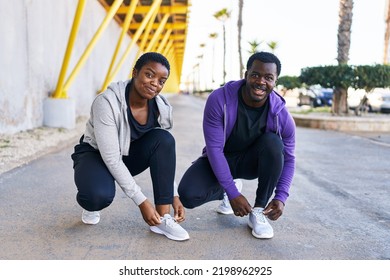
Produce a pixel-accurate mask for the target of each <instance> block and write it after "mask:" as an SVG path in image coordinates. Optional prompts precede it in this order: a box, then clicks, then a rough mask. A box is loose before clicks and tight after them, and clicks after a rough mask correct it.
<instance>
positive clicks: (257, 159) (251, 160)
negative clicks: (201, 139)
mask: <svg viewBox="0 0 390 280" xmlns="http://www.w3.org/2000/svg"><path fill="white" fill-rule="evenodd" d="M283 149H284V145H283V142H282V140H281V139H280V137H279V136H277V135H276V134H274V133H265V134H263V135H262V136H260V137H259V138H258V139H257V140H256V142H255V143H254V144H252V146H250V147H249V148H248V149H247V150H245V151H244V152H241V153H234V154H225V157H226V159H227V161H228V164H229V168H230V172H231V174H232V176H233V178H234V179H236V178H242V179H247V180H252V179H256V178H258V187H257V191H256V198H255V205H257V206H261V207H265V206H266V205H267V203H268V200H269V199H270V197H271V195H272V193H273V191H274V189H275V187H276V184H277V183H278V180H279V178H280V175H281V173H282V169H283V162H284V155H283ZM178 192H179V195H180V200H181V202H182V203H183V205H184V206H185V207H186V208H195V207H198V206H200V205H202V204H204V203H206V202H209V201H213V200H221V199H222V198H223V194H224V189H223V188H222V187H221V186H220V185H219V183H218V181H217V178H216V177H215V175H214V173H213V171H212V168H211V166H210V163H209V160H208V159H207V157H200V158H198V159H197V160H196V161H195V162H194V163H193V164H192V165H191V166H190V167H189V169H188V170H187V171H186V172H185V173H184V175H183V178H182V179H181V181H180V184H179V188H178Z"/></svg>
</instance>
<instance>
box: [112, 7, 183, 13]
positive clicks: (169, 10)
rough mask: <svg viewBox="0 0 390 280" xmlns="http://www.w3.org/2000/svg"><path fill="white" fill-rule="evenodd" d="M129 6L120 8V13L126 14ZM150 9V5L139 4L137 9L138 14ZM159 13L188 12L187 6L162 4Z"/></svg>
mask: <svg viewBox="0 0 390 280" xmlns="http://www.w3.org/2000/svg"><path fill="white" fill-rule="evenodd" d="M128 9H129V7H124V6H122V7H120V8H119V9H118V12H117V13H118V14H126V13H127V10H128ZM149 9H150V6H138V7H137V9H136V10H135V13H136V14H146V13H147V12H148V11H149ZM158 13H159V14H168V13H170V14H187V13H188V7H187V6H161V7H160V8H159V10H158Z"/></svg>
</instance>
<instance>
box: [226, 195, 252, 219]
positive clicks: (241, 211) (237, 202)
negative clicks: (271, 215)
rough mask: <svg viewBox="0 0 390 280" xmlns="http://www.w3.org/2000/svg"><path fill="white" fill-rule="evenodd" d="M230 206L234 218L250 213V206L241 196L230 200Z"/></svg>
mask: <svg viewBox="0 0 390 280" xmlns="http://www.w3.org/2000/svg"><path fill="white" fill-rule="evenodd" d="M230 205H231V206H232V209H233V213H234V215H236V216H240V217H244V216H246V215H248V214H249V213H250V212H252V207H251V205H250V204H249V202H248V200H247V199H246V198H245V196H243V195H242V194H240V195H239V196H237V197H236V198H234V199H232V200H230Z"/></svg>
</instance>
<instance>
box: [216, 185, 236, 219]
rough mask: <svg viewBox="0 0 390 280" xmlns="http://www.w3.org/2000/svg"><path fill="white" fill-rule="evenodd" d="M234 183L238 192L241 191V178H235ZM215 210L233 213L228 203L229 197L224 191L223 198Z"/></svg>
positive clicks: (227, 213)
mask: <svg viewBox="0 0 390 280" xmlns="http://www.w3.org/2000/svg"><path fill="white" fill-rule="evenodd" d="M234 183H235V184H236V187H237V190H238V191H239V192H241V191H242V180H241V179H235V180H234ZM217 212H218V213H220V214H224V215H229V214H233V209H232V206H231V205H230V202H229V198H228V196H227V194H226V193H224V194H223V199H222V201H221V204H219V206H218V208H217Z"/></svg>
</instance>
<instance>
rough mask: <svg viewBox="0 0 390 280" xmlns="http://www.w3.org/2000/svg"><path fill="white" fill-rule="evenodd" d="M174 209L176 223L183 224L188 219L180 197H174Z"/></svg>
mask: <svg viewBox="0 0 390 280" xmlns="http://www.w3.org/2000/svg"><path fill="white" fill-rule="evenodd" d="M172 207H173V210H174V218H175V220H176V222H178V223H181V222H183V221H184V220H185V219H186V217H185V216H186V213H185V209H184V206H183V204H182V203H181V201H180V198H179V197H178V196H174V197H173V203H172Z"/></svg>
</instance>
